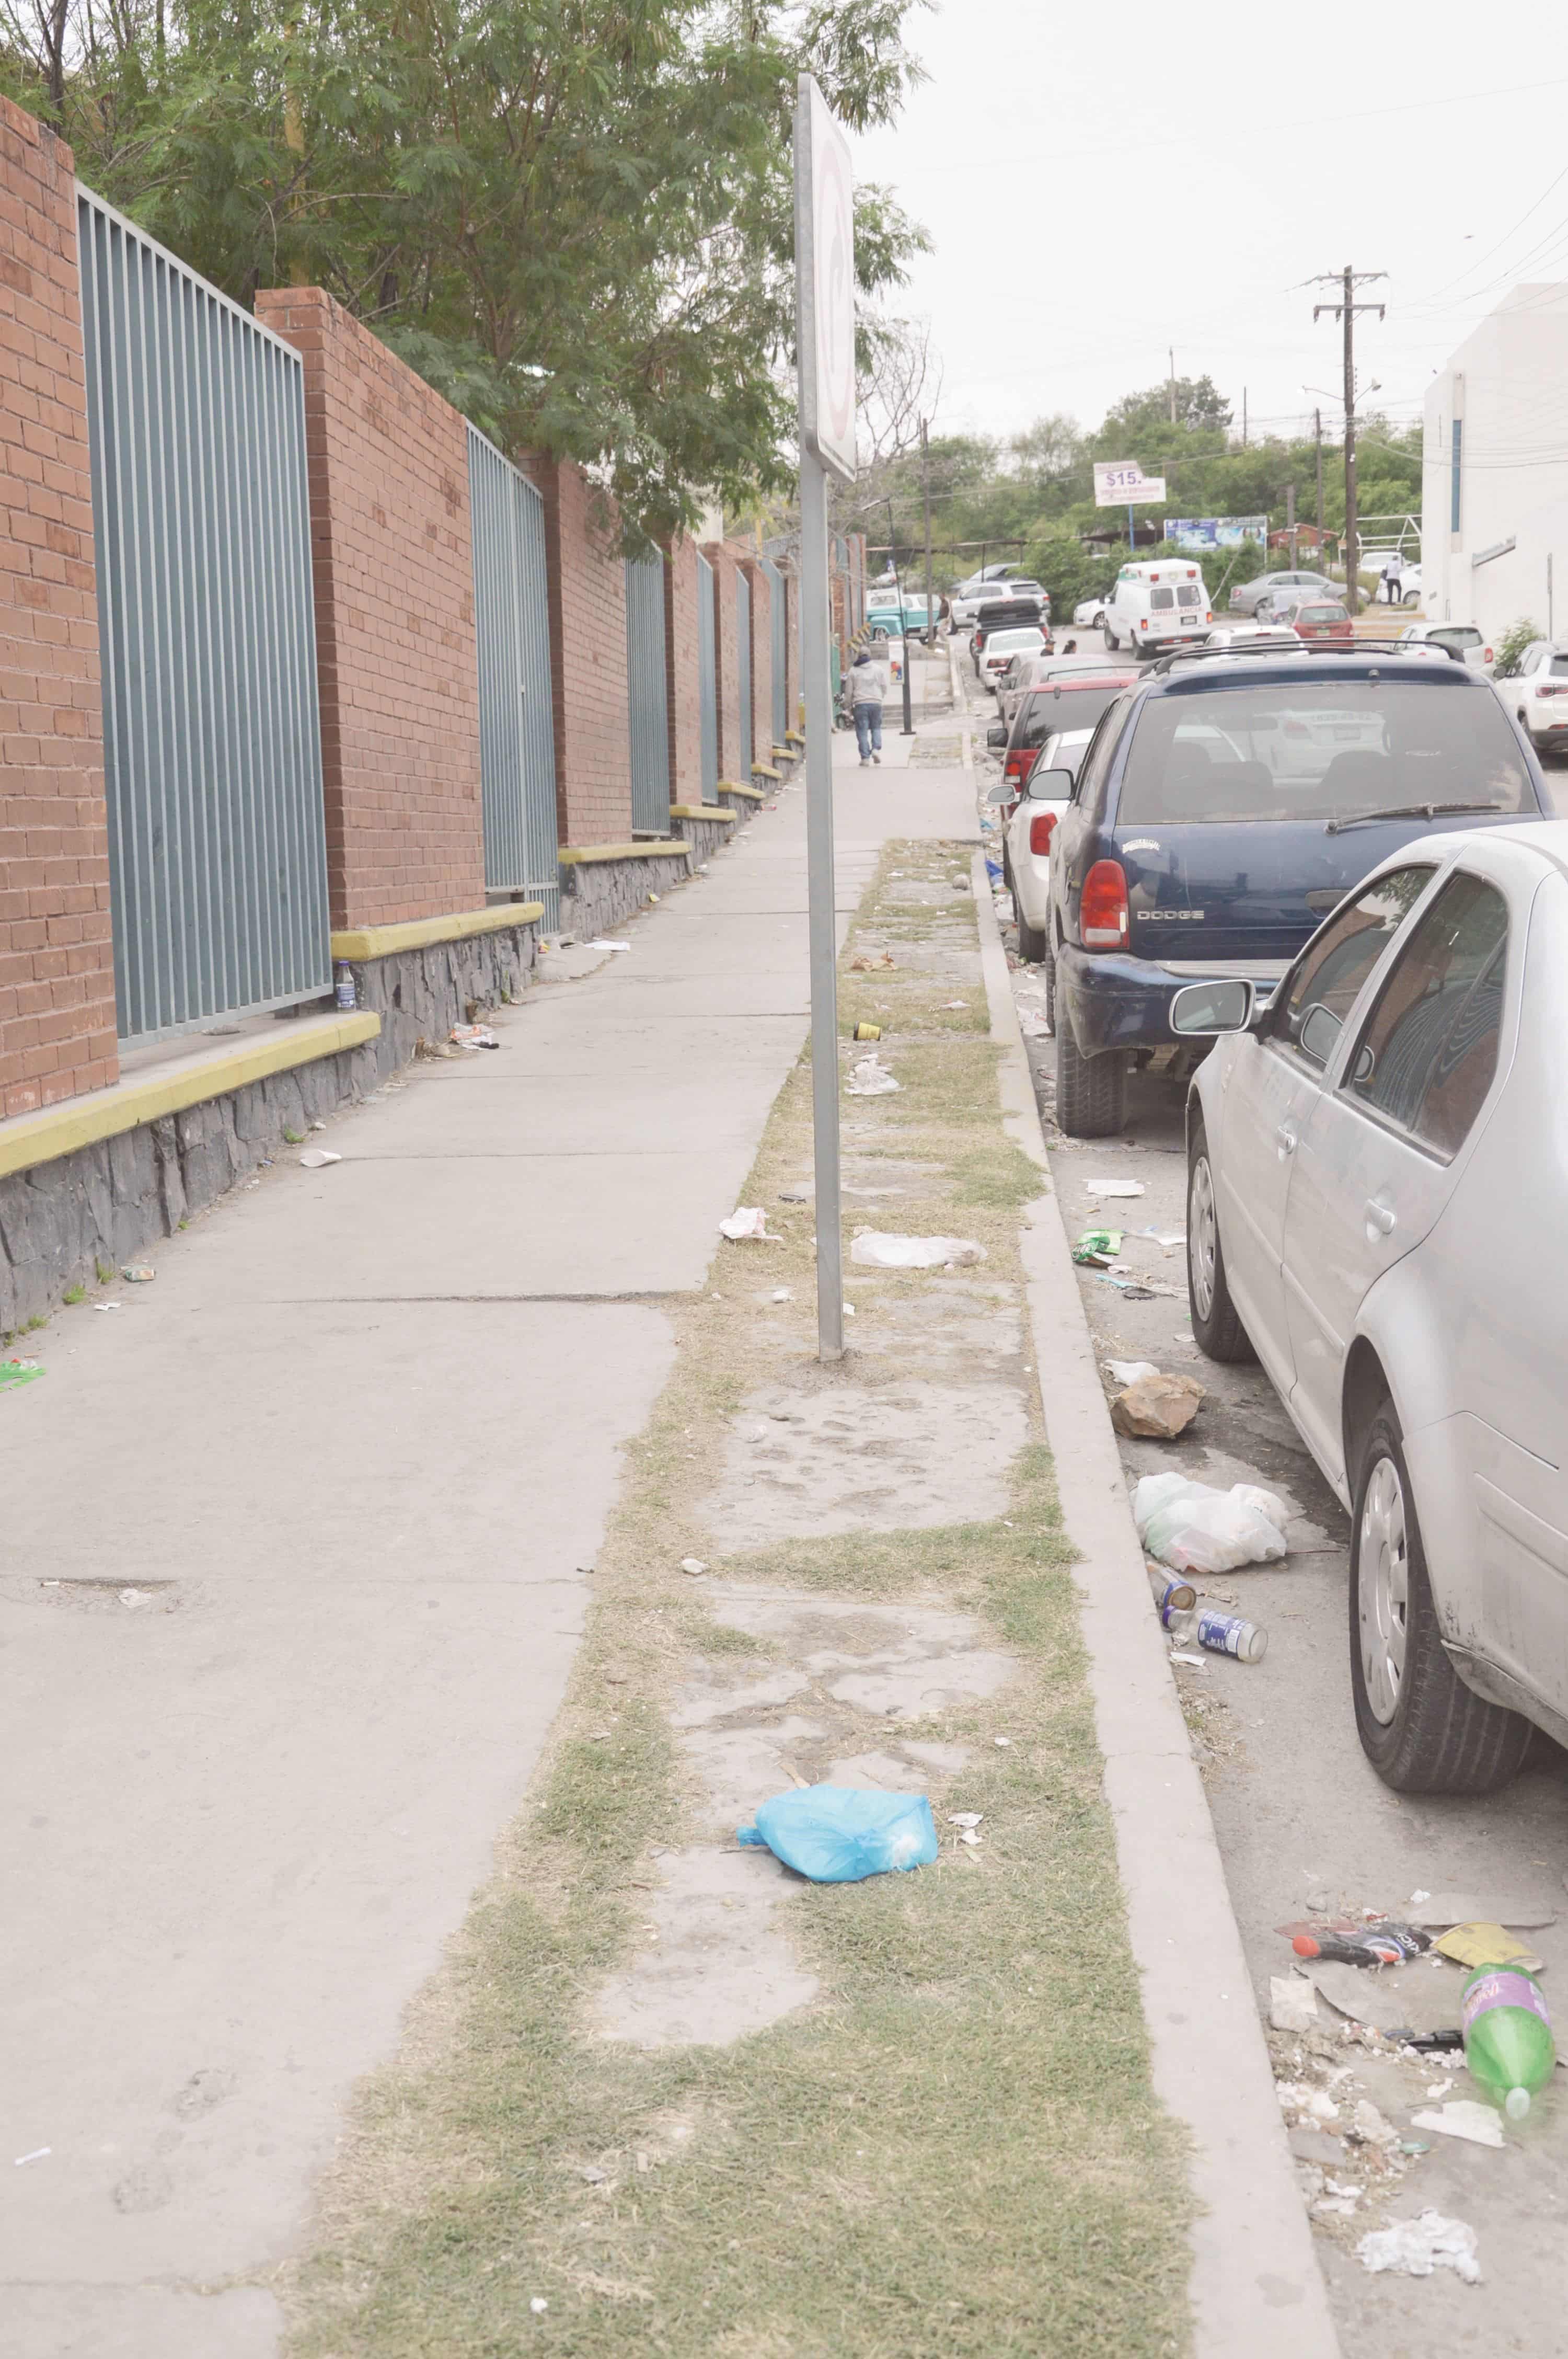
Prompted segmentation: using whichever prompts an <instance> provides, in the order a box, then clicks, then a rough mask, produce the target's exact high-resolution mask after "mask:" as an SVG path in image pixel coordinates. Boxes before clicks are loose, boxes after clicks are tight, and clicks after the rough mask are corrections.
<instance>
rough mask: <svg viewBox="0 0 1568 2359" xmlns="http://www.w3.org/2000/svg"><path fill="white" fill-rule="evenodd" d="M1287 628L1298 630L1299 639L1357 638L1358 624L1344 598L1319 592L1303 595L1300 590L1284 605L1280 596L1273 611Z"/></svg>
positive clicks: (1276, 619)
mask: <svg viewBox="0 0 1568 2359" xmlns="http://www.w3.org/2000/svg"><path fill="white" fill-rule="evenodd" d="M1270 620H1271V622H1278V623H1279V624H1281V625H1282V626H1283V627H1284V628H1285V629H1286V630H1292V631H1294V633H1295V635H1296V636H1297V638H1298V639H1335V640H1339V641H1342V642H1345V641H1353V640H1354V639H1355V636H1356V625H1355V624H1354V623H1353V622H1352V621H1351V619H1350V609H1349V607H1348V606H1346V604H1345V603H1344V601H1343V600H1342V599H1339V598H1324V597H1321V596H1319V595H1318V594H1317V593H1316V592H1313V593H1312V594H1311V595H1310V596H1307V597H1303V596H1302V595H1301V594H1300V592H1297V593H1296V594H1295V595H1293V596H1292V597H1291V598H1290V599H1288V600H1287V601H1286V603H1284V605H1282V606H1281V604H1280V603H1278V601H1277V600H1276V601H1275V602H1274V603H1273V607H1272V610H1271V614H1270Z"/></svg>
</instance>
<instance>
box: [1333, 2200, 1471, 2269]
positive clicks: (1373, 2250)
mask: <svg viewBox="0 0 1568 2359" xmlns="http://www.w3.org/2000/svg"><path fill="white" fill-rule="evenodd" d="M1356 2256H1357V2259H1358V2260H1359V2262H1360V2263H1361V2266H1362V2267H1363V2268H1364V2269H1369V2270H1370V2271H1371V2273H1372V2275H1373V2276H1374V2277H1376V2276H1378V2275H1379V2273H1380V2272H1381V2271H1382V2270H1384V2269H1391V2270H1393V2271H1394V2272H1395V2274H1396V2275H1397V2276H1400V2277H1431V2275H1432V2273H1433V2270H1434V2269H1452V2270H1453V2271H1454V2275H1455V2276H1456V2277H1463V2278H1464V2280H1465V2284H1466V2285H1479V2284H1480V2282H1481V2264H1480V2262H1479V2261H1478V2260H1477V2259H1476V2231H1475V2230H1474V2228H1472V2227H1471V2226H1470V2224H1469V2223H1468V2222H1467V2221H1465V2220H1445V2219H1444V2216H1443V2214H1442V2212H1422V2214H1421V2216H1420V2217H1419V2219H1415V2220H1395V2221H1392V2222H1390V2225H1389V2226H1388V2227H1386V2228H1374V2229H1372V2230H1371V2232H1370V2233H1369V2234H1368V2235H1365V2236H1363V2237H1362V2239H1361V2242H1360V2243H1359V2244H1358V2245H1357V2247H1356Z"/></svg>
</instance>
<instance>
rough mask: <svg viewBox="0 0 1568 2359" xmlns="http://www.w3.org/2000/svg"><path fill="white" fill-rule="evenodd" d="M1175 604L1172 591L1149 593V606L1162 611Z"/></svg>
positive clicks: (1174, 596)
mask: <svg viewBox="0 0 1568 2359" xmlns="http://www.w3.org/2000/svg"><path fill="white" fill-rule="evenodd" d="M1149 603H1150V604H1151V606H1155V607H1158V608H1160V609H1162V610H1163V609H1164V608H1165V607H1167V606H1173V605H1174V604H1175V603H1176V593H1175V592H1174V591H1173V590H1151V591H1150V592H1149Z"/></svg>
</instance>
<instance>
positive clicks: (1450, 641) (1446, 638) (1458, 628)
mask: <svg viewBox="0 0 1568 2359" xmlns="http://www.w3.org/2000/svg"><path fill="white" fill-rule="evenodd" d="M1427 636H1428V637H1429V638H1433V639H1435V640H1436V641H1437V643H1438V645H1439V647H1479V646H1480V644H1481V634H1480V632H1479V631H1477V630H1473V629H1472V628H1471V627H1470V625H1468V624H1467V623H1444V625H1442V627H1441V628H1440V629H1438V630H1435V631H1429V632H1428V634H1427Z"/></svg>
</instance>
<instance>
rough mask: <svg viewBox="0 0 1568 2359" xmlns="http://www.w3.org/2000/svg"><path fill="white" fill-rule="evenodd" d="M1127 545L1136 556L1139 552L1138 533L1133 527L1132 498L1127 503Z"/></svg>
mask: <svg viewBox="0 0 1568 2359" xmlns="http://www.w3.org/2000/svg"><path fill="white" fill-rule="evenodd" d="M1127 546H1128V548H1129V549H1130V551H1131V552H1132V555H1133V556H1134V557H1136V556H1137V554H1138V535H1137V533H1136V531H1135V530H1134V528H1133V523H1132V503H1131V501H1129V502H1128V504H1127Z"/></svg>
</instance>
